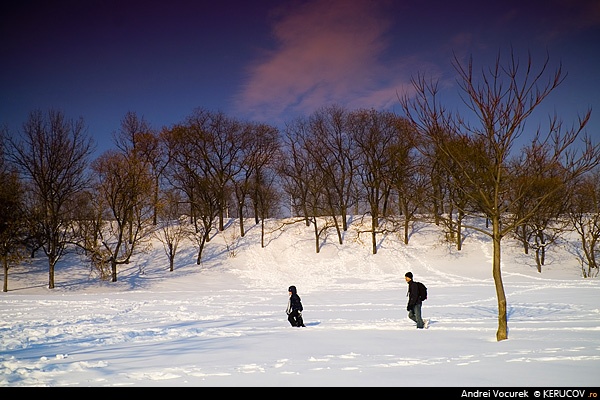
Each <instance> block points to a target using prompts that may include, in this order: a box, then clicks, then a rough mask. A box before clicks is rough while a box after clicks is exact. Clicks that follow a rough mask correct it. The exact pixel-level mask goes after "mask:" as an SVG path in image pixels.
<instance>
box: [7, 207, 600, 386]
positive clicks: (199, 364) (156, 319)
mask: <svg viewBox="0 0 600 400" xmlns="http://www.w3.org/2000/svg"><path fill="white" fill-rule="evenodd" d="M281 222H282V221H277V220H270V221H268V222H267V228H266V229H267V232H268V233H267V235H266V244H267V245H266V247H265V248H262V247H261V245H260V226H259V225H253V221H252V220H248V221H246V223H245V226H246V228H247V234H246V235H245V236H244V237H243V238H242V237H240V236H239V233H237V232H238V230H239V229H238V227H237V223H236V221H235V220H230V221H228V224H229V226H228V227H227V228H226V229H225V231H223V232H221V233H216V234H215V236H214V237H213V239H212V240H211V241H210V242H209V243H208V244H207V247H206V249H205V253H204V256H203V262H202V264H201V265H197V264H196V263H195V260H196V248H195V247H194V245H193V244H192V243H191V242H186V243H185V244H184V245H182V247H181V248H180V250H179V251H178V253H177V255H176V264H175V270H174V271H173V272H169V270H168V263H167V258H166V255H165V254H164V250H163V248H162V245H161V243H160V242H157V241H156V242H154V243H153V246H152V248H151V249H149V250H148V252H146V253H144V254H139V255H138V256H136V257H135V260H134V261H133V262H131V263H130V264H128V265H125V266H121V268H120V270H119V272H118V282H103V281H100V280H99V279H98V278H97V277H96V276H95V274H94V273H93V272H92V271H91V269H90V267H89V266H88V265H87V264H86V263H85V262H84V261H83V260H82V259H80V258H79V257H78V256H77V255H75V254H71V255H69V256H67V257H66V258H65V259H63V260H61V261H60V262H59V264H58V266H57V269H56V275H55V285H56V287H55V289H48V287H47V286H48V270H47V262H46V259H45V258H44V257H43V256H42V254H41V253H40V254H39V255H38V258H36V259H34V260H33V261H32V262H30V263H28V264H26V265H24V266H22V267H14V268H12V269H11V270H10V271H9V291H8V292H7V293H1V294H0V315H2V318H1V319H0V386H95V387H101V386H227V387H232V386H233V387H234V386H321V387H324V386H404V387H419V386H429V387H431V386H439V387H524V386H540V387H543V386H549V387H569V388H573V387H574V386H579V387H581V386H589V385H595V384H597V382H598V380H597V379H598V378H597V370H598V368H599V367H600V297H599V296H598V294H599V293H600V291H599V290H598V288H599V286H600V282H599V281H598V279H593V278H592V279H589V278H588V279H584V278H582V277H581V267H580V265H579V262H578V260H577V258H576V257H575V255H574V254H573V253H574V252H573V249H572V243H571V244H569V243H567V242H564V243H559V244H555V245H553V246H551V247H550V248H549V250H548V254H547V260H546V264H545V265H544V266H543V269H542V273H539V272H537V269H536V267H535V260H534V257H533V254H532V253H530V254H529V255H527V254H525V253H524V252H523V249H522V247H520V246H519V245H518V244H517V243H516V242H515V241H514V240H512V239H510V238H506V239H504V240H503V253H502V257H503V258H502V273H503V281H504V288H505V290H506V297H507V301H508V305H507V308H508V327H509V332H508V336H509V337H508V339H507V340H503V341H500V342H498V341H496V330H497V327H498V319H497V315H498V314H497V298H496V292H495V287H494V282H493V278H492V263H491V252H492V247H491V242H490V240H489V239H488V238H487V237H486V236H484V235H482V234H480V233H476V232H472V231H468V232H466V233H467V236H466V238H465V241H464V246H463V249H462V250H461V251H457V250H456V248H455V247H454V246H452V245H450V244H448V243H446V242H444V241H443V240H442V239H441V238H442V237H443V235H442V233H441V231H440V228H439V227H436V226H435V225H425V224H417V225H416V226H415V227H414V229H413V231H412V232H411V236H410V241H409V243H408V245H405V244H404V243H403V242H402V240H401V238H400V237H399V236H398V235H397V234H394V233H389V234H386V235H381V236H379V245H378V251H377V254H372V252H371V244H370V236H369V235H368V234H366V233H364V232H363V233H362V234H358V232H359V231H360V230H366V229H367V228H368V225H362V223H361V219H359V218H354V219H352V218H351V221H350V222H351V224H350V229H349V230H348V232H346V233H345V234H344V244H343V245H340V244H339V243H338V242H337V236H336V235H335V231H334V230H333V229H332V230H330V231H328V234H327V237H326V238H324V239H323V240H322V242H321V245H322V249H321V251H320V253H318V254H317V253H316V251H315V241H314V236H313V228H312V227H306V226H305V225H304V224H303V223H296V224H292V225H286V226H285V227H284V228H281ZM280 228H281V229H280ZM407 271H412V272H413V274H414V279H415V280H416V281H422V282H423V283H425V284H426V285H427V287H428V292H429V299H428V300H426V301H425V303H424V304H423V316H424V318H426V319H430V326H429V329H416V326H415V324H414V323H413V322H412V321H411V320H409V319H408V317H407V312H406V304H407V298H406V289H407V284H406V282H405V280H404V274H405V272H407ZM290 285H295V286H296V287H297V288H298V294H299V295H300V297H301V298H302V303H303V306H304V312H303V317H304V321H305V324H306V328H294V327H291V326H290V325H289V323H288V322H287V316H286V314H285V308H286V305H287V299H288V292H287V288H288V287H289V286H290Z"/></svg>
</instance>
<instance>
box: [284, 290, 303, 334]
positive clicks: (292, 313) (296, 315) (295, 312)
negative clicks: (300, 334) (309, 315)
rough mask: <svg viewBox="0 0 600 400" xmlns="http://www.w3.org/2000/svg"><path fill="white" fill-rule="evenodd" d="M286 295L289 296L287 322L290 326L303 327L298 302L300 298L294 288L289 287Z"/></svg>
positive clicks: (300, 302) (300, 305) (299, 303)
mask: <svg viewBox="0 0 600 400" xmlns="http://www.w3.org/2000/svg"><path fill="white" fill-rule="evenodd" d="M288 294H289V296H290V298H289V299H288V305H287V309H286V313H287V315H288V321H289V322H290V324H291V325H292V326H297V327H301V326H302V327H304V326H305V325H304V321H303V319H302V310H303V307H302V301H301V300H300V296H298V292H297V290H296V286H290V287H289V289H288Z"/></svg>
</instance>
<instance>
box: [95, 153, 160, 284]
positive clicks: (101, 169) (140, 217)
mask: <svg viewBox="0 0 600 400" xmlns="http://www.w3.org/2000/svg"><path fill="white" fill-rule="evenodd" d="M92 168H93V170H94V172H95V175H96V183H95V188H96V195H95V197H94V201H95V202H96V204H97V206H96V209H97V210H98V212H99V213H100V215H101V216H102V221H103V223H102V224H101V227H100V232H99V241H98V243H97V245H96V246H94V248H91V249H88V251H89V252H90V254H91V257H92V263H93V264H94V265H95V266H96V267H97V268H98V271H99V272H100V273H101V276H102V277H106V276H108V275H109V274H110V277H111V281H112V282H117V279H118V266H119V265H122V264H128V263H129V261H130V260H131V256H132V255H133V254H135V253H136V252H137V251H138V250H140V249H141V250H143V247H142V245H143V244H144V243H145V242H146V241H147V240H148V239H149V238H150V235H151V233H152V227H153V225H152V215H153V209H154V207H153V203H152V201H151V199H152V192H153V191H152V187H153V183H154V182H153V179H152V177H151V175H150V173H149V172H148V170H147V168H146V166H145V165H144V164H143V163H142V162H140V160H139V159H138V158H137V157H135V156H133V155H132V154H124V153H122V152H116V151H112V150H109V151H107V152H105V153H103V154H102V155H101V156H100V157H98V158H97V159H96V160H94V162H93V164H92Z"/></svg>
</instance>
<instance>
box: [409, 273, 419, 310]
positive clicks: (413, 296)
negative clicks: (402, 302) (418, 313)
mask: <svg viewBox="0 0 600 400" xmlns="http://www.w3.org/2000/svg"><path fill="white" fill-rule="evenodd" d="M407 295H408V306H407V309H409V308H410V309H412V308H413V307H414V306H415V304H417V303H421V300H420V299H419V287H418V286H417V283H416V282H415V281H413V280H412V279H411V280H410V282H408V294H407Z"/></svg>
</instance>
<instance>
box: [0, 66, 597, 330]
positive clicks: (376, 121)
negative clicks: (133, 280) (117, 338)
mask: <svg viewBox="0 0 600 400" xmlns="http://www.w3.org/2000/svg"><path fill="white" fill-rule="evenodd" d="M454 61H455V64H454V66H455V68H456V71H457V73H458V76H459V84H460V89H461V92H462V95H463V99H464V101H465V104H466V105H467V107H468V109H469V110H470V111H471V112H472V114H473V116H474V118H471V119H470V121H471V122H467V120H466V119H465V118H464V117H463V116H462V115H459V114H458V113H456V112H454V113H452V112H450V111H448V110H447V109H446V108H445V107H444V106H443V105H442V104H441V103H440V101H439V99H438V98H437V95H438V84H437V82H435V81H428V80H426V79H425V78H424V77H423V76H417V77H416V78H414V79H413V88H414V91H415V93H416V95H415V96H412V97H408V96H404V97H401V98H400V99H399V101H400V104H401V106H402V109H403V111H404V115H403V116H398V115H396V114H394V113H392V112H388V111H378V110H373V109H359V110H347V109H345V108H343V107H341V106H338V105H331V106H326V107H323V108H321V109H319V110H317V111H315V112H314V113H313V114H311V115H309V116H307V117H301V118H297V119H295V120H293V121H290V122H289V123H287V124H286V126H285V128H284V129H282V130H281V131H280V130H279V129H277V128H275V127H273V126H270V125H268V124H264V123H254V122H243V121H239V120H237V119H234V118H230V117H228V116H227V115H225V114H223V113H221V112H210V111H207V110H204V109H197V110H195V111H194V112H193V113H192V115H190V116H189V117H187V118H186V119H185V120H184V121H182V122H181V123H178V124H176V125H174V126H172V127H168V128H162V129H161V130H160V131H155V130H153V129H152V128H151V127H150V126H149V125H148V124H147V123H146V121H145V120H144V119H143V118H139V117H138V116H137V115H136V114H135V113H131V112H130V113H127V114H126V115H125V117H124V119H123V120H122V121H121V127H120V130H119V131H118V133H116V134H115V135H114V138H113V139H114V143H115V145H116V149H112V150H109V151H106V152H105V153H103V154H101V155H100V156H99V157H98V158H97V159H95V160H93V161H92V162H91V163H90V162H89V159H90V157H91V155H92V153H93V143H92V141H91V139H90V138H89V137H88V136H87V135H86V134H85V127H84V124H83V120H81V119H79V120H68V119H67V118H66V117H65V115H64V114H63V113H62V112H59V111H54V110H50V111H48V112H47V113H46V114H44V113H43V112H41V111H34V112H32V113H31V114H30V117H29V119H28V120H27V121H26V122H25V123H24V125H23V129H22V131H21V132H19V133H20V134H19V135H10V134H9V132H7V131H6V130H4V132H2V133H3V134H2V141H1V142H0V143H1V144H0V146H1V148H0V150H1V151H0V154H1V155H2V157H0V184H1V186H0V210H1V216H0V257H1V259H2V260H3V265H4V276H5V280H4V291H7V282H8V269H9V267H10V266H11V265H14V264H16V263H18V262H19V261H20V260H21V259H22V258H23V257H24V256H25V253H24V251H25V250H26V251H27V253H28V254H29V253H31V254H33V253H34V252H36V251H38V250H40V249H42V250H43V251H44V253H45V254H46V256H47V258H48V265H49V288H54V271H55V266H56V264H57V262H58V261H59V260H60V259H61V257H62V256H63V255H64V254H65V252H66V251H67V250H68V249H71V248H73V247H75V248H78V249H80V250H81V251H82V252H83V254H85V255H86V256H87V257H88V259H89V260H90V262H91V263H92V265H93V266H94V267H95V269H96V271H98V272H99V274H100V275H101V277H102V278H108V277H110V279H111V280H112V281H113V282H114V281H117V271H118V266H119V265H120V264H125V263H128V262H129V261H130V259H131V256H132V255H133V254H135V253H136V252H137V251H143V250H144V248H145V245H146V244H147V242H148V239H149V238H150V237H151V235H154V236H155V237H158V238H159V239H160V240H161V242H162V243H163V244H164V246H165V252H166V254H167V255H168V257H169V260H170V269H171V270H172V269H173V264H174V257H175V254H176V251H177V246H178V244H179V243H180V241H181V240H182V239H183V238H188V239H191V240H194V241H196V243H197V248H198V253H197V259H196V262H197V264H200V262H201V258H202V252H203V249H204V248H205V245H206V244H207V243H208V242H209V241H210V239H211V235H212V234H214V232H215V231H217V232H222V231H224V230H225V224H224V221H225V220H226V218H227V217H229V216H234V217H236V218H238V219H239V224H238V225H239V229H240V231H239V235H240V236H244V234H245V227H244V220H245V218H248V217H253V218H254V221H255V223H256V224H259V223H260V224H261V227H262V230H261V231H262V233H263V235H262V238H263V239H262V243H261V245H262V246H264V245H265V243H264V221H265V219H266V218H270V217H281V216H282V215H283V214H282V213H283V211H284V210H285V208H287V207H289V212H290V214H291V216H292V217H294V218H292V220H294V221H302V222H304V223H306V225H307V226H312V227H313V229H314V235H315V245H316V251H317V252H319V250H320V249H319V246H320V243H321V242H322V240H320V238H321V237H322V234H323V232H325V231H326V230H328V229H331V228H335V230H336V232H337V237H338V240H339V243H340V244H343V231H345V230H346V229H347V223H348V218H347V216H348V214H349V213H352V214H355V215H370V217H371V229H370V230H369V232H367V233H368V234H369V235H370V236H371V244H372V252H373V254H376V253H377V235H380V234H381V233H383V232H384V231H385V230H394V231H399V232H402V234H403V237H404V242H405V243H406V244H408V242H409V237H410V231H411V227H412V224H413V223H414V222H415V221H417V220H425V221H429V222H432V223H436V224H438V225H440V224H441V225H442V226H444V227H445V230H446V232H447V237H448V238H449V239H450V240H452V241H453V242H454V243H455V244H456V246H457V247H458V249H459V250H460V248H461V246H462V245H463V241H464V238H463V234H462V231H463V230H464V229H476V230H480V231H482V232H484V233H485V234H487V235H489V236H490V237H491V239H492V243H493V254H494V256H493V268H492V271H493V276H494V280H495V283H496V291H497V296H498V305H499V309H498V311H499V313H498V319H499V328H498V332H497V340H503V339H506V338H507V326H506V298H505V294H504V287H503V284H502V278H501V270H500V265H501V264H500V256H501V240H502V238H504V237H505V236H507V235H509V234H510V235H514V237H516V238H518V239H520V240H521V241H522V243H523V246H524V250H525V251H526V252H527V251H529V249H530V248H533V249H534V250H535V255H536V261H537V265H538V269H539V271H540V272H541V266H542V265H543V263H544V254H545V253H544V252H545V248H546V247H547V246H548V245H549V244H550V243H552V241H553V240H555V239H556V238H558V237H559V235H560V233H561V232H562V230H564V229H568V230H570V231H572V230H573V229H575V230H576V231H577V232H578V233H579V234H580V237H581V242H582V243H581V249H582V254H583V256H582V270H583V272H584V276H592V275H594V274H597V271H598V264H597V262H596V258H597V256H598V253H599V245H598V243H597V242H598V239H599V238H600V224H599V222H600V204H599V202H598V200H599V199H600V173H599V172H598V169H597V166H598V164H599V163H600V145H599V144H593V143H592V142H591V141H590V139H589V137H588V136H587V135H586V134H585V132H584V127H585V125H586V124H587V122H588V120H589V117H590V112H589V111H588V112H587V113H586V115H585V116H584V117H583V118H581V119H580V120H579V123H578V124H577V125H576V126H574V127H573V128H570V129H563V126H562V123H561V122H560V121H559V120H558V118H556V117H554V118H552V119H551V121H550V126H549V127H548V129H547V130H546V131H542V130H541V129H538V130H537V131H536V132H534V133H530V134H529V133H528V134H525V133H526V132H527V131H526V129H525V122H526V121H527V120H528V118H529V117H530V115H531V114H532V112H533V111H534V109H536V108H537V107H538V106H539V105H540V104H541V103H542V101H543V100H544V99H545V98H546V97H547V96H548V95H549V94H550V93H551V92H552V91H553V90H554V89H555V88H556V87H558V85H559V84H560V83H561V82H562V80H563V75H562V72H561V70H560V68H559V69H558V70H557V71H556V72H554V73H552V74H550V75H549V74H548V72H547V67H548V59H546V61H545V62H544V63H543V64H542V66H541V68H539V69H538V70H534V68H533V65H532V62H531V59H527V62H526V64H525V65H524V66H522V65H520V64H519V61H518V60H517V59H516V58H515V57H513V56H512V55H511V57H509V61H508V62H506V63H501V62H500V57H498V59H497V61H496V64H495V65H494V66H492V68H488V69H482V72H481V73H480V74H474V72H473V65H472V62H469V63H467V64H466V65H464V64H461V63H460V62H459V61H458V60H456V59H455V60H454ZM548 75H549V78H547V76H548ZM523 138H525V139H529V140H527V141H526V142H525V144H524V145H523V147H522V148H520V149H517V148H516V145H517V143H518V142H519V141H520V140H522V139H523ZM474 218H479V219H480V220H481V219H482V218H485V219H486V221H487V222H489V224H491V227H490V226H489V225H487V226H486V228H481V226H480V225H477V224H469V221H473V220H474ZM382 221H384V222H385V224H382Z"/></svg>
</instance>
